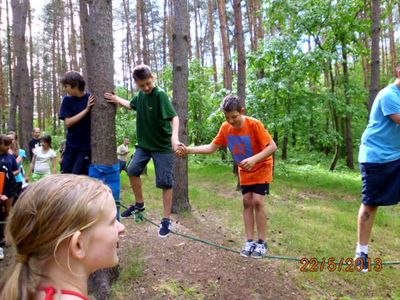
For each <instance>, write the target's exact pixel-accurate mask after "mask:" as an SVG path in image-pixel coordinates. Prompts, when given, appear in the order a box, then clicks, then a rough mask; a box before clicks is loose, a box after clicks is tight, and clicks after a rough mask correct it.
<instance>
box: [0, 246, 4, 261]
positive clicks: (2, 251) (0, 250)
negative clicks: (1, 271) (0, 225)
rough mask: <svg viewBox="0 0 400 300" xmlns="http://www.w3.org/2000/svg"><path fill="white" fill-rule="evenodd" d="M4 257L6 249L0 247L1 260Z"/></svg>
mask: <svg viewBox="0 0 400 300" xmlns="http://www.w3.org/2000/svg"><path fill="white" fill-rule="evenodd" d="M3 259H4V250H3V248H1V247H0V260H3Z"/></svg>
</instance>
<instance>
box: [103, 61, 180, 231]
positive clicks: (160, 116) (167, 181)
mask: <svg viewBox="0 0 400 300" xmlns="http://www.w3.org/2000/svg"><path fill="white" fill-rule="evenodd" d="M132 75H133V78H134V79H135V83H136V86H137V87H138V88H139V89H140V92H139V93H138V94H137V95H136V96H135V97H133V99H132V101H130V102H129V101H128V100H125V99H122V98H120V97H118V96H116V95H114V94H113V93H105V94H104V98H105V99H106V100H107V101H108V102H110V103H115V104H118V105H121V106H123V107H125V108H127V109H133V110H136V136H137V145H136V151H135V154H134V156H133V159H132V160H131V162H130V164H129V165H128V166H127V174H128V176H129V179H130V182H131V186H132V190H133V193H134V194H135V200H136V203H135V204H134V205H131V206H130V207H129V208H128V209H127V210H126V211H124V212H123V213H122V214H121V217H125V218H126V217H128V216H130V215H132V214H133V213H134V212H135V211H143V210H144V208H145V206H144V199H143V193H142V182H141V179H140V175H141V174H142V172H143V169H144V168H145V167H146V165H147V163H148V162H149V161H150V159H151V158H152V159H153V162H154V167H155V172H156V186H157V187H158V188H161V189H162V190H163V204H164V217H163V219H162V220H161V225H160V231H159V236H160V237H166V236H168V235H169V233H170V230H171V228H172V224H171V220H170V216H171V209H172V188H173V185H174V178H173V172H172V171H173V165H174V158H175V155H174V153H173V151H175V150H176V149H177V148H178V145H179V144H180V142H179V138H178V130H179V119H178V116H177V114H176V111H175V109H174V107H173V106H172V103H171V101H170V100H169V98H168V95H167V94H166V93H165V92H164V91H163V90H162V89H161V88H159V87H157V86H155V85H154V80H155V78H154V76H153V74H152V73H151V70H150V68H149V67H148V66H146V65H138V66H136V67H135V68H134V69H133V74H132Z"/></svg>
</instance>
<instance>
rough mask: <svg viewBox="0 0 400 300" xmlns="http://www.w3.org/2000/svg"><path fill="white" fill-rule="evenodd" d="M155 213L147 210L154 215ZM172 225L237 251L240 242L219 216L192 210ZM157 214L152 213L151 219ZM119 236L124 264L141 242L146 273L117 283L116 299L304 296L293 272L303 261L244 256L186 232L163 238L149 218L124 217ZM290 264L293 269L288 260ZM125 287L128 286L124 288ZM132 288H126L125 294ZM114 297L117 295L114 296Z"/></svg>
mask: <svg viewBox="0 0 400 300" xmlns="http://www.w3.org/2000/svg"><path fill="white" fill-rule="evenodd" d="M151 216H152V214H151V212H150V213H149V214H148V215H147V217H148V218H151ZM173 218H174V224H173V226H174V230H176V231H177V232H179V233H184V234H186V235H192V236H196V237H197V238H201V239H204V240H208V241H213V242H214V243H218V244H220V245H224V246H226V247H229V248H233V249H235V250H239V249H240V247H241V246H242V245H241V244H239V243H238V240H237V238H235V237H233V236H230V234H229V233H228V232H227V231H224V228H223V225H222V224H218V221H217V220H218V216H215V215H213V214H212V213H211V212H207V213H206V214H199V213H197V212H195V211H194V212H192V214H191V216H190V218H189V217H185V218H179V217H176V216H174V217H173ZM153 219H154V218H153ZM123 223H124V224H125V226H126V234H125V235H124V237H123V238H122V239H121V254H122V255H121V265H122V266H123V265H124V264H125V262H126V261H127V260H129V257H127V255H129V253H131V254H132V251H130V250H129V249H132V248H135V247H140V249H141V251H140V254H141V258H142V259H143V273H142V275H141V276H140V277H139V278H137V279H136V280H133V281H130V282H129V281H127V282H126V283H125V285H121V284H119V287H118V288H117V290H118V291H116V293H115V299H128V298H127V297H128V296H127V295H131V297H129V299H305V298H308V297H307V294H306V293H305V292H304V291H302V290H300V289H299V288H298V287H296V283H295V281H294V280H293V274H291V273H293V272H294V273H298V272H299V266H300V265H299V263H297V262H290V263H283V264H282V262H280V261H276V260H269V259H262V260H257V259H253V258H245V257H242V256H240V255H239V254H236V253H232V252H229V251H226V250H224V249H219V248H217V247H214V246H211V245H207V244H204V243H201V242H198V241H192V240H190V239H187V238H185V237H182V236H178V235H175V234H171V235H170V236H169V237H167V238H164V239H161V238H159V237H158V228H157V227H155V226H154V225H153V224H150V223H148V222H144V223H140V224H138V223H136V222H135V220H134V219H132V218H131V219H125V220H124V221H123ZM289 264H290V265H291V267H290V268H289V267H288V265H289ZM124 287H125V289H124ZM127 292H128V293H127ZM113 299H114V297H113Z"/></svg>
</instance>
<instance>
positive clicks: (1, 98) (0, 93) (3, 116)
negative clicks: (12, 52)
mask: <svg viewBox="0 0 400 300" xmlns="http://www.w3.org/2000/svg"><path fill="white" fill-rule="evenodd" d="M2 8H3V7H2V2H0V24H2ZM0 53H3V36H2V33H1V31H0ZM7 102H8V101H7V97H6V93H5V90H4V77H3V60H2V59H0V107H1V112H0V132H6V130H7V129H6V122H7V104H8V103H7Z"/></svg>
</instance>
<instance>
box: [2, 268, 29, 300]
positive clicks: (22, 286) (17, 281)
mask: <svg viewBox="0 0 400 300" xmlns="http://www.w3.org/2000/svg"><path fill="white" fill-rule="evenodd" d="M30 277H31V269H30V266H29V264H28V262H22V261H20V262H17V261H16V262H14V264H13V265H12V266H11V267H10V268H9V270H8V272H6V273H5V274H4V276H3V278H2V281H1V282H2V285H1V286H0V300H31V299H33V295H34V293H33V291H32V290H31V288H30V285H29V281H30V280H31V278H30Z"/></svg>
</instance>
